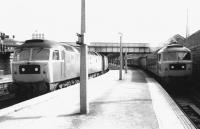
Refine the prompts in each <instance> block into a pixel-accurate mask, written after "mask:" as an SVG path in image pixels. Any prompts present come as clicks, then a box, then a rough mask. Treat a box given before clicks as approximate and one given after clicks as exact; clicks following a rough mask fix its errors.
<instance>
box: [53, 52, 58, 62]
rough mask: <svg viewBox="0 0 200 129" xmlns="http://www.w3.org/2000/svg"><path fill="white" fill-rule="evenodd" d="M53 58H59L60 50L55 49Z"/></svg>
mask: <svg viewBox="0 0 200 129" xmlns="http://www.w3.org/2000/svg"><path fill="white" fill-rule="evenodd" d="M53 60H59V51H58V50H55V51H53Z"/></svg>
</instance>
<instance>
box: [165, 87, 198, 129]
mask: <svg viewBox="0 0 200 129" xmlns="http://www.w3.org/2000/svg"><path fill="white" fill-rule="evenodd" d="M171 90H172V89H170V91H169V90H167V92H168V93H169V95H170V96H171V97H172V98H173V99H174V101H175V102H176V103H177V105H178V106H179V108H180V109H181V110H182V111H183V112H184V113H185V115H186V116H187V117H188V119H189V120H190V121H191V122H192V123H193V125H194V126H195V127H196V128H197V129H200V95H199V94H200V92H199V91H198V90H195V89H185V90H182V91H181V92H180V89H173V91H171Z"/></svg>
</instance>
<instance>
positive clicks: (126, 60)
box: [125, 48, 128, 73]
mask: <svg viewBox="0 0 200 129" xmlns="http://www.w3.org/2000/svg"><path fill="white" fill-rule="evenodd" d="M127 69H128V68H127V48H126V52H125V73H127Z"/></svg>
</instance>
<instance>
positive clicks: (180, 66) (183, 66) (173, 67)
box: [169, 64, 186, 70]
mask: <svg viewBox="0 0 200 129" xmlns="http://www.w3.org/2000/svg"><path fill="white" fill-rule="evenodd" d="M169 69H170V70H186V64H170V65H169Z"/></svg>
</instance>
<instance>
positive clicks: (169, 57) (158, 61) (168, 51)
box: [139, 43, 192, 80]
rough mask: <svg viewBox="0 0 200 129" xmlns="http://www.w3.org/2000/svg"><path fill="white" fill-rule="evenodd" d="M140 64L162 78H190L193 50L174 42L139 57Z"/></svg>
mask: <svg viewBox="0 0 200 129" xmlns="http://www.w3.org/2000/svg"><path fill="white" fill-rule="evenodd" d="M139 65H140V66H141V67H142V68H143V69H145V70H148V71H150V72H152V73H154V74H155V75H156V76H158V77H159V78H160V79H162V80H169V79H176V78H187V79H189V78H190V77H191V74H192V56H191V51H190V50H189V49H188V48H186V47H184V46H182V45H179V44H177V43H172V44H169V45H167V46H165V47H163V48H161V49H158V50H157V51H155V52H154V53H152V54H150V55H148V56H145V57H141V58H139Z"/></svg>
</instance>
